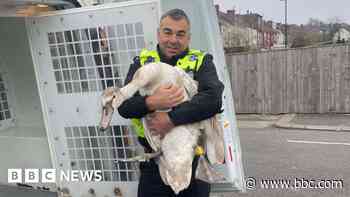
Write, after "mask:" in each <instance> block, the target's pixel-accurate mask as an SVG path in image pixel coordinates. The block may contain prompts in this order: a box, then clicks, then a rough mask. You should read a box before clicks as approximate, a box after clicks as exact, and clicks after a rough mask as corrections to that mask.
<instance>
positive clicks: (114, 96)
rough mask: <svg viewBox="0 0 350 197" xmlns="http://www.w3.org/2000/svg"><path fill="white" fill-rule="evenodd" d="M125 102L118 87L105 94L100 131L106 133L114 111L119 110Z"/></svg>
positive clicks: (103, 96)
mask: <svg viewBox="0 0 350 197" xmlns="http://www.w3.org/2000/svg"><path fill="white" fill-rule="evenodd" d="M124 100H125V99H124V96H123V95H122V93H121V91H120V89H119V88H118V87H109V88H107V89H106V90H105V91H104V92H103V94H102V114H101V121H100V130H102V131H104V130H106V129H107V128H108V127H109V125H110V123H111V120H112V117H113V112H114V110H115V109H117V108H118V107H119V106H120V105H121V104H122V103H123V101H124Z"/></svg>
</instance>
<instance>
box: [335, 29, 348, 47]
mask: <svg viewBox="0 0 350 197" xmlns="http://www.w3.org/2000/svg"><path fill="white" fill-rule="evenodd" d="M332 40H333V43H339V42H348V41H350V28H347V27H341V28H339V30H338V31H336V32H335V34H334V35H333V39H332Z"/></svg>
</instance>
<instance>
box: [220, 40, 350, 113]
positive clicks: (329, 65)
mask: <svg viewBox="0 0 350 197" xmlns="http://www.w3.org/2000/svg"><path fill="white" fill-rule="evenodd" d="M349 47H350V46H349V45H335V46H327V47H310V48H299V49H288V50H275V51H266V52H254V53H240V54H226V61H227V65H228V68H229V70H230V72H231V73H230V75H231V84H232V89H233V90H232V92H233V97H234V101H235V108H236V112H237V113H266V114H280V113H329V112H331V113H350V48H349Z"/></svg>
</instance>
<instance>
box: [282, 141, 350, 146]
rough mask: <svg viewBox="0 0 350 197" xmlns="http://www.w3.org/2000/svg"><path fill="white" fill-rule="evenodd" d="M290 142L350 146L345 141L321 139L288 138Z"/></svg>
mask: <svg viewBox="0 0 350 197" xmlns="http://www.w3.org/2000/svg"><path fill="white" fill-rule="evenodd" d="M287 142H289V143H301V144H325V145H343V146H350V143H344V142H320V141H305V140H287Z"/></svg>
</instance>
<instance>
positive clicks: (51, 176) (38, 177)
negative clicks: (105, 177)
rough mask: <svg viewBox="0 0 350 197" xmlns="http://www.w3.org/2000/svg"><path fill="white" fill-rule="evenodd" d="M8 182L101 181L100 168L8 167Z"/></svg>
mask: <svg viewBox="0 0 350 197" xmlns="http://www.w3.org/2000/svg"><path fill="white" fill-rule="evenodd" d="M7 179H8V182H9V183H55V182H56V180H59V181H67V182H99V181H102V171H101V170H85V171H84V170H66V171H64V170H56V169H8V170H7Z"/></svg>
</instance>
